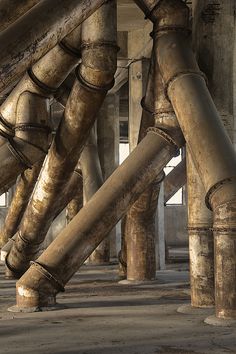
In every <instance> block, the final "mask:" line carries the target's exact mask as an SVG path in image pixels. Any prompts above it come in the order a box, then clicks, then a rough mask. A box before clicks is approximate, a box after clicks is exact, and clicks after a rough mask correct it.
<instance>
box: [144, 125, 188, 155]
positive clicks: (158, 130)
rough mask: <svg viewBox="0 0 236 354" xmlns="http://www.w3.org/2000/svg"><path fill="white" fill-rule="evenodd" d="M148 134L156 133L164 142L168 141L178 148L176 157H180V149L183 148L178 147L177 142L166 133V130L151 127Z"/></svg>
mask: <svg viewBox="0 0 236 354" xmlns="http://www.w3.org/2000/svg"><path fill="white" fill-rule="evenodd" d="M147 133H154V134H156V135H159V136H161V137H162V138H163V139H164V140H166V141H167V142H168V144H170V145H172V146H174V147H175V148H176V155H175V156H179V153H180V152H179V149H180V148H181V146H178V144H177V143H176V142H175V140H174V139H173V138H172V137H171V136H170V135H169V134H167V133H166V132H164V130H162V129H159V128H157V127H150V128H148V129H147Z"/></svg>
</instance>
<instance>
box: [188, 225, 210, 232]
mask: <svg viewBox="0 0 236 354" xmlns="http://www.w3.org/2000/svg"><path fill="white" fill-rule="evenodd" d="M187 230H188V231H193V232H209V231H212V228H211V227H201V226H198V227H197V226H188V227H187Z"/></svg>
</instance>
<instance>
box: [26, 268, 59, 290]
mask: <svg viewBox="0 0 236 354" xmlns="http://www.w3.org/2000/svg"><path fill="white" fill-rule="evenodd" d="M30 265H31V266H33V267H35V269H36V271H38V272H39V273H40V274H42V275H43V276H44V277H45V278H47V279H48V280H49V281H50V282H51V281H53V282H54V284H55V286H56V288H57V290H58V291H61V292H64V291H65V288H64V285H63V284H62V282H61V281H60V280H58V279H57V278H56V277H55V276H54V275H53V274H52V273H50V272H49V271H48V270H47V269H46V268H45V267H44V266H43V265H42V264H41V263H39V262H36V261H30Z"/></svg>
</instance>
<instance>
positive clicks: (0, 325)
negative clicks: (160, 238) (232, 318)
mask: <svg viewBox="0 0 236 354" xmlns="http://www.w3.org/2000/svg"><path fill="white" fill-rule="evenodd" d="M169 268H170V269H168V270H166V271H161V272H158V273H157V279H158V281H157V282H156V283H154V284H149V285H142V286H140V285H139V286H127V285H120V284H118V283H117V280H116V277H117V273H116V266H109V267H92V266H84V267H83V268H82V269H81V271H80V272H79V273H77V274H76V276H75V277H74V278H73V279H72V280H71V282H70V283H69V285H68V286H67V288H66V292H65V293H63V294H61V295H60V296H58V302H59V303H61V304H64V305H66V308H65V309H61V310H57V311H51V312H41V313H33V314H13V313H10V312H7V308H8V307H9V306H11V305H13V304H14V294H15V284H14V281H6V280H4V278H3V271H4V269H3V267H2V266H1V268H0V276H1V278H0V353H1V354H5V353H12V354H20V353H24V354H37V353H45V354H46V353H49V354H52V353H57V354H62V353H78V354H113V353H114V354H118V353H122V354H156V353H169V354H177V353H179V354H194V353H195V354H196V353H204V354H207V353H214V354H222V353H236V336H235V334H236V329H232V328H227V327H226V328H222V327H221V328H219V327H212V326H208V325H206V324H204V323H203V319H204V316H203V315H195V316H193V315H183V314H179V313H177V312H176V309H177V308H178V306H180V305H182V304H184V303H185V302H187V301H188V300H189V283H188V272H187V271H186V270H182V271H180V270H179V269H183V267H182V266H181V265H171V266H169Z"/></svg>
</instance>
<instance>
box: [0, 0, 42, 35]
mask: <svg viewBox="0 0 236 354" xmlns="http://www.w3.org/2000/svg"><path fill="white" fill-rule="evenodd" d="M39 2H40V0H21V1H19V0H10V1H9V0H1V2H0V32H1V31H3V30H4V29H5V28H7V27H8V26H10V25H11V24H12V23H13V22H15V21H16V20H17V19H18V18H20V17H21V16H22V15H24V14H25V13H26V12H27V11H29V10H30V9H31V8H32V7H33V6H34V5H36V4H38V3H39Z"/></svg>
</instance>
